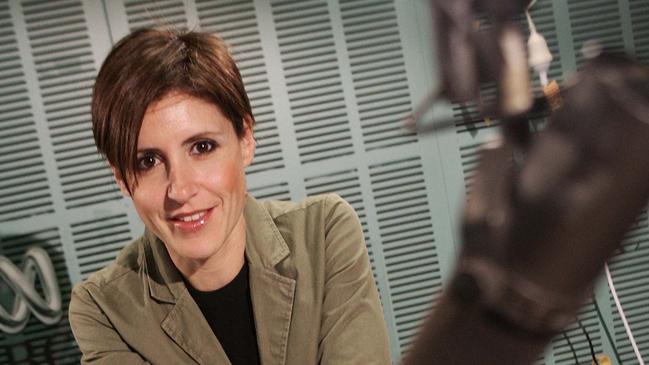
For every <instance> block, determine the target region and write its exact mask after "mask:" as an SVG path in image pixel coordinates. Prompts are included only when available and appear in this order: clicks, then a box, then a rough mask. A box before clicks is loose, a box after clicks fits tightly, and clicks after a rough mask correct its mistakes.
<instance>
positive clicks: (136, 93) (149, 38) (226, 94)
mask: <svg viewBox="0 0 649 365" xmlns="http://www.w3.org/2000/svg"><path fill="white" fill-rule="evenodd" d="M172 91H177V92H181V93H186V94H188V95H191V96H195V97H198V98H201V99H204V100H206V101H208V102H211V103H213V104H214V105H216V106H217V107H218V108H219V109H220V110H221V111H222V112H223V114H224V115H225V116H226V117H228V119H229V120H230V122H231V123H232V125H233V127H234V130H235V132H236V134H237V136H238V137H240V138H241V137H242V136H243V135H244V133H245V127H246V125H245V124H246V123H250V125H249V127H250V128H252V125H253V124H254V118H253V116H252V110H251V107H250V100H249V99H248V96H247V94H246V91H245V89H244V86H243V80H242V79H241V74H240V73H239V69H238V68H237V66H236V64H235V62H234V60H233V58H232V55H231V54H230V51H229V50H228V47H227V45H226V44H225V42H224V41H223V40H222V39H221V38H220V37H218V36H216V35H214V34H210V33H204V32H196V31H180V30H176V29H157V28H143V29H139V30H136V31H134V32H132V33H130V34H129V35H127V36H126V37H124V38H122V39H121V40H120V41H119V42H118V43H117V44H115V46H114V47H113V48H112V50H111V51H110V53H109V54H108V56H107V57H106V60H105V61H104V63H103V65H102V66H101V69H100V70H99V74H98V75H97V80H96V82H95V86H94V90H93V94H92V108H91V113H92V130H93V135H94V137H95V143H96V144H97V149H98V150H99V152H101V153H102V154H103V155H104V156H105V157H106V159H107V160H108V162H109V163H110V164H111V165H112V166H113V167H114V168H115V169H116V170H117V173H118V174H119V178H120V179H121V180H122V181H123V182H124V184H125V185H126V188H127V190H128V191H129V193H130V192H131V186H132V187H133V188H134V187H135V186H137V174H136V173H135V171H136V167H135V166H136V159H137V138H138V135H139V133H140V128H141V126H142V119H143V118H144V113H145V112H146V110H147V108H148V106H149V105H150V104H151V103H153V102H155V101H158V100H160V99H161V98H162V97H163V96H165V95H166V94H168V93H169V92H172Z"/></svg>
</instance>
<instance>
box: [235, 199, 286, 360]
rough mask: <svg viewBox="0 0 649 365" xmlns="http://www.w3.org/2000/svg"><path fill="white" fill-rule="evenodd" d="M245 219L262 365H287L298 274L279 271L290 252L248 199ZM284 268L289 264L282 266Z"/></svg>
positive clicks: (267, 217)
mask: <svg viewBox="0 0 649 365" xmlns="http://www.w3.org/2000/svg"><path fill="white" fill-rule="evenodd" d="M245 215H246V225H247V228H246V258H247V260H248V265H249V268H250V278H249V280H250V296H251V298H252V308H253V312H254V317H255V327H256V331H257V344H258V347H259V355H260V358H261V363H262V364H263V365H284V364H285V363H286V353H287V347H288V338H289V329H290V326H291V318H292V314H293V300H294V298H295V279H294V277H295V273H294V272H292V273H291V271H292V270H290V269H287V270H282V271H284V272H280V270H278V269H277V267H278V266H279V264H280V263H281V262H283V261H285V260H289V256H290V251H289V249H288V245H287V244H286V242H285V241H284V239H283V237H282V235H281V234H280V232H279V231H278V229H277V227H276V226H275V223H274V221H273V219H272V217H271V216H270V214H269V213H268V212H267V211H266V209H265V208H264V207H263V206H262V205H261V204H260V203H259V202H257V201H256V200H255V199H254V198H252V197H249V198H248V202H247V204H246V208H245ZM283 264H285V265H282V266H283V267H287V268H288V267H290V266H291V265H290V264H287V262H283Z"/></svg>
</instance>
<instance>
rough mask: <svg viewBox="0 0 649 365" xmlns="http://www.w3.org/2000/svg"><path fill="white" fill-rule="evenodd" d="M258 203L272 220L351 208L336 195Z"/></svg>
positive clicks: (328, 194)
mask: <svg viewBox="0 0 649 365" xmlns="http://www.w3.org/2000/svg"><path fill="white" fill-rule="evenodd" d="M260 203H261V204H262V205H263V206H264V208H265V210H266V211H267V212H268V213H269V214H270V216H271V217H272V218H274V219H276V218H279V217H282V216H285V215H290V214H312V213H316V212H317V213H322V212H327V213H329V212H332V211H336V210H341V209H342V210H349V209H352V208H351V206H350V205H349V204H348V203H347V202H346V201H345V200H344V199H343V198H342V197H340V196H339V195H338V194H336V193H326V194H318V195H312V196H309V197H306V198H304V199H302V200H299V201H286V200H262V201H260ZM352 210H353V209H352Z"/></svg>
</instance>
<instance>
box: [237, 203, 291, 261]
mask: <svg viewBox="0 0 649 365" xmlns="http://www.w3.org/2000/svg"><path fill="white" fill-rule="evenodd" d="M244 215H245V217H246V257H247V258H248V262H249V264H251V265H258V264H261V266H263V267H265V268H267V269H269V270H273V271H275V267H276V265H277V264H279V263H280V262H281V261H283V260H284V259H285V258H286V257H287V256H288V255H289V254H290V251H289V249H288V245H287V244H286V242H285V241H284V238H283V237H282V235H281V234H280V233H279V230H278V229H277V226H276V225H275V222H274V221H273V218H272V217H271V215H270V213H269V212H268V210H266V208H265V207H264V206H263V205H262V203H260V202H259V201H257V200H256V199H255V198H253V197H252V196H250V195H249V196H248V198H247V201H246V207H245V209H244Z"/></svg>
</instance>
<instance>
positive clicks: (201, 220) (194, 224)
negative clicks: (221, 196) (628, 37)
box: [168, 208, 214, 233]
mask: <svg viewBox="0 0 649 365" xmlns="http://www.w3.org/2000/svg"><path fill="white" fill-rule="evenodd" d="M213 210H214V208H209V209H205V210H199V211H193V212H189V213H181V214H176V215H174V216H172V217H169V219H168V220H169V222H170V223H171V224H172V226H173V227H174V228H176V229H178V230H179V231H181V232H185V233H195V232H198V231H200V230H201V229H202V228H203V227H204V226H205V225H206V224H207V222H208V220H209V219H210V217H211V216H212V211H213Z"/></svg>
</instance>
